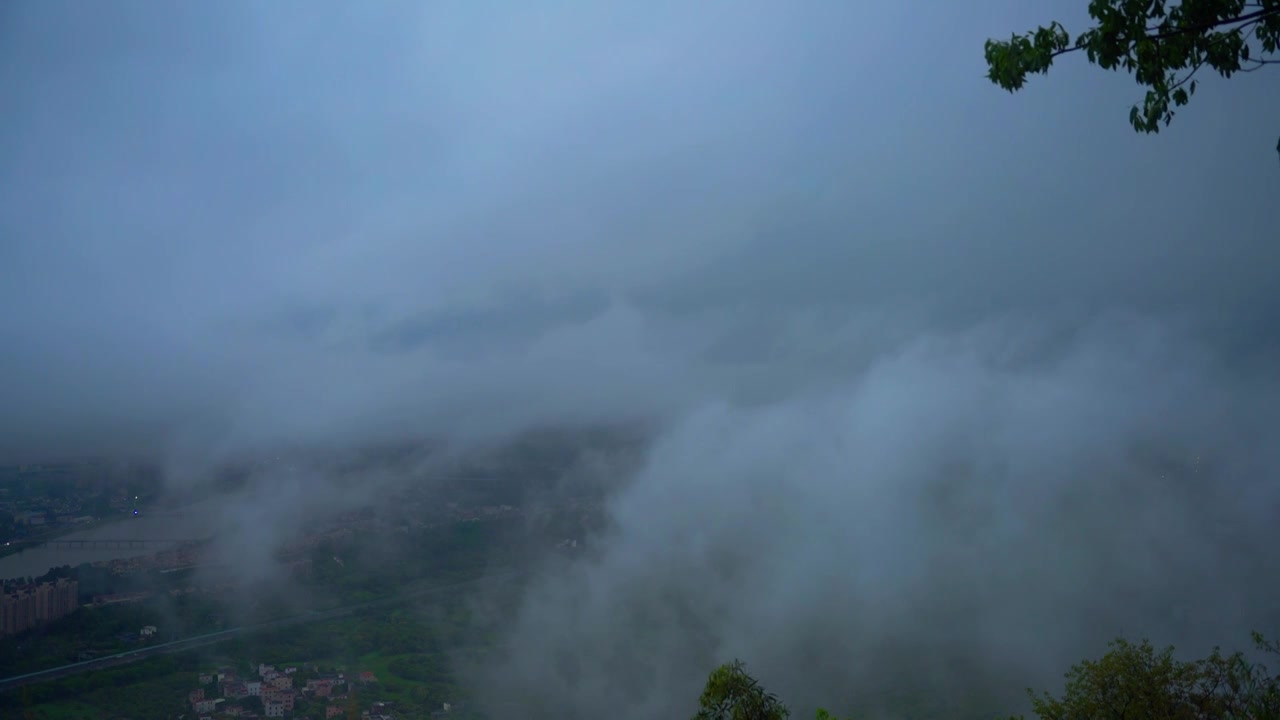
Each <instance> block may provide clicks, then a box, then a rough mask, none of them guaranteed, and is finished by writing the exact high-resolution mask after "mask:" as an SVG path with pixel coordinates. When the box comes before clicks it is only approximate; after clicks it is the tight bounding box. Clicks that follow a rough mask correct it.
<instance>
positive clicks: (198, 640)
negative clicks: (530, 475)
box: [0, 570, 528, 692]
mask: <svg viewBox="0 0 1280 720" xmlns="http://www.w3.org/2000/svg"><path fill="white" fill-rule="evenodd" d="M527 574H528V573H527V572H526V571H519V570H509V571H505V572H500V573H492V574H489V575H485V576H483V577H479V578H475V579H473V580H464V581H461V582H455V583H446V584H444V585H433V586H428V587H421V588H416V589H414V590H409V591H405V592H402V593H397V594H396V595H393V596H391V597H386V598H379V599H377V600H370V601H369V602H364V603H359V604H356V605H347V606H345V607H340V608H334V609H332V610H323V611H319V610H313V611H311V612H307V613H303V614H301V615H294V616H292V617H287V618H281V619H279V620H272V621H270V622H264V623H257V624H254V625H243V626H241V627H237V628H231V629H229V630H220V631H218V632H215V633H208V634H205V635H196V636H194V637H189V638H183V639H182V640H174V641H173V642H167V643H161V644H159V645H149V646H147V647H145V648H138V649H137V650H129V651H127V652H122V653H117V654H115V655H108V656H106V657H101V658H95V659H93V660H85V661H84V662H77V663H71V664H70V665H62V666H60V667H55V668H49V669H47V670H37V671H36V672H33V673H27V674H25V675H15V676H13V677H10V678H5V679H3V680H0V692H8V691H10V690H15V689H17V688H20V687H23V686H24V685H31V684H34V683H41V682H48V681H50V680H58V679H60V678H64V677H68V676H71V675H78V674H80V673H84V672H89V671H90V670H101V669H104V668H110V667H116V666H118V665H127V664H129V663H134V662H138V661H139V660H145V659H147V658H149V657H154V656H156V655H167V654H171V653H177V652H186V651H187V650H194V649H196V648H201V647H205V646H208V645H214V644H216V643H220V642H224V641H227V640H230V639H232V638H235V637H237V636H239V635H243V634H249V633H255V632H263V631H266V630H279V629H280V628H286V627H292V626H294V625H303V624H306V623H313V622H323V621H325V620H332V619H334V618H338V617H342V616H344V615H350V614H352V613H355V612H360V611H361V610H369V609H372V608H377V607H385V606H388V605H395V604H397V603H401V602H404V601H405V600H410V599H413V598H417V597H422V596H426V595H431V594H434V593H439V592H444V591H447V590H458V589H461V588H466V587H473V586H480V585H486V584H489V585H493V584H498V583H501V582H505V581H508V580H515V579H517V578H520V577H524V576H525V575H527Z"/></svg>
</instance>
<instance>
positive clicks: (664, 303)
mask: <svg viewBox="0 0 1280 720" xmlns="http://www.w3.org/2000/svg"><path fill="white" fill-rule="evenodd" d="M1024 5H1025V4H1023V3H1010V2H984V3H978V4H969V5H966V6H965V7H964V8H959V7H953V6H952V5H951V4H948V3H938V4H936V5H933V6H928V7H922V6H902V7H898V6H897V5H894V4H882V5H881V6H876V7H867V6H861V5H860V6H858V7H856V8H855V7H853V6H848V7H847V8H846V7H843V6H839V5H838V4H832V3H800V4H796V3H763V2H750V3H727V2H726V3H710V4H708V3H700V4H698V5H697V6H696V8H695V7H694V6H690V5H688V4H687V3H667V2H658V3H641V4H633V3H623V4H613V5H611V6H608V5H602V4H600V3H547V4H541V5H537V4H535V5H529V6H527V7H526V6H525V5H523V4H521V5H516V4H511V3H484V2H468V3H412V2H410V3H373V4H368V3H364V4H355V5H353V4H349V3H320V4H315V3H283V2H281V3H266V4H264V3H248V2H219V3H182V4H178V5H166V6H165V7H158V6H156V5H155V4H154V3H147V2H115V3H109V4H98V3H93V4H84V3H74V2H56V1H55V2H19V3H6V4H5V7H4V9H3V11H2V12H3V15H2V16H0V17H2V19H3V22H0V33H2V34H0V92H2V93H3V95H2V96H3V98H4V103H5V107H6V111H5V113H3V117H2V118H0V173H3V176H0V188H3V193H2V194H0V253H2V254H0V306H2V307H4V308H5V312H4V313H3V314H0V337H3V338H4V352H3V354H2V355H0V383H2V384H0V389H3V393H2V395H3V397H4V399H5V407H6V412H5V414H4V421H3V422H4V426H3V430H4V431H3V433H2V436H3V438H4V443H3V444H4V451H5V453H6V454H7V455H13V456H15V457H17V456H32V457H36V456H39V457H44V456H46V455H47V454H48V453H53V454H55V455H56V454H57V453H58V452H63V451H72V450H76V449H77V448H79V447H87V448H98V449H110V448H113V447H120V446H121V443H123V441H124V440H139V441H142V442H145V443H146V444H147V445H150V446H155V445H159V446H164V445H166V444H173V443H178V442H182V443H187V442H196V443H197V444H207V443H209V442H217V443H220V444H223V445H227V446H235V445H237V444H240V443H245V442H256V441H257V440H258V439H261V438H276V437H292V436H308V437H328V436H331V435H334V434H339V435H340V434H343V433H348V432H362V433H368V432H380V431H383V430H386V429H387V428H404V427H406V426H408V425H415V426H418V427H416V428H415V429H419V430H431V431H438V430H442V429H447V428H448V427H450V426H459V427H461V426H465V427H466V428H468V431H487V430H488V429H489V428H491V427H496V426H498V425H507V424H511V423H516V424H518V423H523V422H534V421H541V420H544V419H546V418H547V417H549V416H553V415H555V416H569V415H573V416H582V415H592V416H594V415H600V414H604V415H608V414H613V413H618V412H636V411H641V412H663V413H666V412H669V411H671V409H672V408H674V407H679V406H683V405H685V404H687V403H688V402H689V401H690V400H691V399H693V398H695V397H697V398H698V399H699V400H700V399H704V398H705V396H707V395H712V396H717V395H722V394H725V393H729V394H734V395H741V394H747V395H756V394H768V393H771V392H776V391H779V390H782V389H785V388H788V387H791V386H794V385H796V384H797V383H807V382H811V381H814V380H815V379H817V378H818V377H819V376H820V375H822V374H823V373H825V372H827V371H829V370H830V371H833V372H837V373H839V372H842V371H843V367H844V365H845V363H846V361H847V357H844V354H847V351H848V350H849V349H850V347H851V345H850V343H852V344H856V338H857V337H863V336H865V334H866V332H868V330H866V329H865V328H862V329H857V330H851V328H853V327H854V326H856V325H858V324H860V323H870V324H871V325H874V326H877V327H880V326H882V325H883V324H885V322H886V318H890V317H892V318H893V319H892V320H889V321H887V322H888V323H889V324H898V323H903V322H907V318H906V317H897V316H899V315H902V316H905V315H910V316H911V317H912V318H914V321H916V322H926V323H931V322H941V321H943V320H946V321H948V322H955V321H958V322H961V323H972V322H975V321H979V320H981V319H983V318H990V317H994V316H995V315H997V314H999V313H1003V312H1007V311H1011V310H1013V311H1020V312H1030V313H1045V312H1051V311H1052V312H1069V313H1078V312H1085V313H1092V312H1096V311H1098V310H1101V309H1105V308H1109V307H1110V308H1117V307H1124V308H1131V309H1132V308H1137V309H1141V310H1144V311H1151V310H1154V311H1164V310H1176V311H1177V312H1179V313H1184V314H1186V313H1193V312H1196V311H1210V310H1211V311H1212V312H1214V313H1223V312H1226V311H1228V310H1229V311H1230V314H1225V315H1224V314H1216V315H1215V316H1214V318H1213V322H1214V323H1215V324H1216V323H1222V324H1231V325H1233V326H1234V325H1245V326H1249V327H1269V323H1270V322H1271V321H1274V320H1275V318H1276V315H1275V314H1274V310H1275V303H1274V293H1269V292H1267V290H1268V288H1267V283H1268V282H1269V280H1270V279H1271V276H1272V272H1271V268H1272V262H1271V259H1272V258H1273V257H1274V256H1273V255H1272V251H1273V249H1274V247H1275V246H1276V243H1275V242H1274V237H1275V234H1276V231H1275V226H1276V219H1277V211H1276V210H1275V207H1274V203H1271V204H1270V206H1269V205H1268V200H1272V199H1274V197H1275V194H1276V188H1277V182H1280V178H1278V177H1277V175H1278V171H1280V168H1277V165H1276V158H1275V156H1274V153H1273V152H1271V148H1273V147H1274V143H1275V135H1276V133H1277V126H1276V123H1275V118H1276V117H1277V113H1276V109H1277V108H1278V107H1280V103H1278V102H1277V101H1276V99H1275V97H1274V96H1275V93H1274V92H1270V91H1271V90H1274V88H1273V87H1272V85H1273V81H1274V78H1270V77H1265V76H1264V74H1262V73H1259V74H1257V75H1254V76H1241V77H1240V78H1238V79H1236V80H1234V81H1232V82H1230V83H1227V82H1206V83H1204V86H1203V89H1202V94H1200V95H1198V96H1197V98H1196V103H1195V104H1194V105H1192V106H1190V107H1189V108H1187V109H1185V110H1184V111H1183V112H1182V113H1181V114H1180V116H1179V118H1178V120H1177V122H1176V124H1175V125H1174V127H1173V128H1171V129H1170V130H1169V131H1168V132H1167V133H1162V134H1161V135H1160V136H1158V137H1140V136H1137V135H1135V134H1134V133H1133V132H1132V131H1131V130H1130V129H1129V128H1128V126H1127V124H1126V114H1127V109H1128V105H1129V103H1130V102H1131V101H1133V100H1135V99H1137V98H1138V97H1139V96H1140V93H1139V91H1138V88H1137V87H1136V86H1134V85H1132V84H1131V81H1129V80H1128V79H1127V78H1124V77H1122V76H1119V75H1109V74H1107V73H1103V72H1101V71H1097V70H1096V69H1093V68H1088V67H1085V66H1084V64H1083V63H1081V62H1076V61H1075V60H1078V59H1077V58H1072V59H1071V60H1072V62H1066V61H1064V62H1063V63H1062V66H1061V67H1060V68H1056V69H1055V72H1054V74H1053V75H1052V76H1051V77H1047V78H1040V77H1037V78H1035V79H1034V81H1033V82H1032V83H1031V84H1030V86H1029V87H1028V89H1027V90H1026V91H1025V92H1023V93H1021V94H1019V95H1016V96H1009V95H1007V94H1005V93H1003V92H1001V91H999V90H998V89H997V88H995V87H994V86H992V85H991V84H989V83H988V82H987V81H986V80H985V79H984V77H983V74H984V71H985V67H984V64H983V60H982V42H983V41H984V40H985V39H986V38H987V37H989V36H992V35H1000V36H1003V35H1007V34H1008V33H1010V32H1013V31H1014V30H1021V29H1024V28H1029V27H1032V26H1033V25H1034V24H1036V23H1038V22H1042V21H1047V20H1049V19H1052V18H1054V17H1059V18H1062V19H1063V20H1069V21H1080V20H1082V13H1083V10H1082V8H1081V7H1077V6H1079V5H1083V3H1074V2H1063V3H1059V4H1058V5H1059V6H1060V9H1061V12H1060V13H1058V14H1056V15H1055V14H1054V12H1053V10H1051V8H1050V7H1048V6H1045V5H1043V4H1041V5H1036V6H1034V7H1032V6H1025V7H1024ZM1078 24H1079V23H1077V25H1078ZM944 316H945V317H944ZM881 329H882V330H884V329H885V328H881ZM890 330H891V329H890ZM193 437H194V438H198V440H195V441H193V440H192V438H193Z"/></svg>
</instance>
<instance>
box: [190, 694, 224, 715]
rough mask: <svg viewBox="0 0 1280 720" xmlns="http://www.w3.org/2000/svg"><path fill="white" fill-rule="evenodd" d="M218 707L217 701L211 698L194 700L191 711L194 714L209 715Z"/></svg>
mask: <svg viewBox="0 0 1280 720" xmlns="http://www.w3.org/2000/svg"><path fill="white" fill-rule="evenodd" d="M217 707H218V701H217V700H214V699H212V698H205V699H203V700H196V701H195V702H193V703H191V711H192V712H195V713H211V712H213V711H214V710H216V709H217Z"/></svg>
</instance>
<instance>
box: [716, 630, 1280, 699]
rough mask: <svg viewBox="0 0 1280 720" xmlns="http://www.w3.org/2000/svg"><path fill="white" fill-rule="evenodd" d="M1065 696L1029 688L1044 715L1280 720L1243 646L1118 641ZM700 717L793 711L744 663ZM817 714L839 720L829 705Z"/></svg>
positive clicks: (1270, 690)
mask: <svg viewBox="0 0 1280 720" xmlns="http://www.w3.org/2000/svg"><path fill="white" fill-rule="evenodd" d="M1253 639H1254V642H1255V644H1256V645H1257V648H1258V650H1259V651H1261V652H1262V653H1266V654H1269V655H1280V645H1278V644H1277V643H1274V642H1268V641H1267V640H1266V639H1264V638H1263V637H1262V636H1261V635H1259V634H1257V633H1254V635H1253ZM1066 679H1067V683H1066V687H1065V689H1064V691H1063V694H1062V696H1061V697H1054V696H1053V695H1051V694H1049V693H1042V694H1040V695H1037V694H1036V693H1035V692H1034V691H1032V690H1028V691H1027V692H1028V694H1029V695H1030V696H1031V704H1032V708H1033V710H1034V712H1035V714H1036V716H1038V717H1039V718H1040V720H1277V719H1280V675H1271V674H1269V672H1268V670H1267V667H1266V666H1265V665H1262V664H1260V663H1252V662H1250V661H1249V660H1248V659H1247V658H1246V657H1245V655H1244V654H1243V653H1235V654H1233V655H1229V656H1225V655H1223V654H1222V653H1221V652H1220V651H1218V650H1216V649H1215V650H1214V651H1213V652H1212V653H1210V654H1209V656H1208V657H1206V658H1203V659H1200V660H1190V661H1184V660H1178V659H1177V658H1175V657H1174V656H1173V648H1166V649H1164V650H1159V651H1157V650H1156V649H1155V648H1154V647H1153V646H1152V645H1151V643H1150V642H1148V641H1146V640H1143V641H1142V642H1140V643H1131V642H1127V641H1125V640H1116V641H1114V642H1112V643H1111V645H1110V650H1109V651H1108V652H1107V653H1106V654H1105V655H1103V656H1102V657H1101V658H1099V659H1098V660H1086V661H1084V662H1082V663H1080V664H1078V665H1076V666H1074V667H1073V668H1071V670H1070V671H1069V672H1068V673H1067V674H1066ZM698 707H699V709H698V713H697V714H696V715H694V718H693V720H784V718H787V717H788V716H789V714H790V712H789V711H788V710H787V707H786V706H785V705H783V704H782V702H780V701H779V700H778V699H777V698H776V697H775V696H774V695H772V694H771V693H769V692H767V691H765V689H764V688H763V687H761V686H760V683H759V682H757V681H756V679H755V678H753V677H751V675H749V674H747V672H746V669H745V668H744V666H743V664H742V663H741V662H737V661H734V662H732V663H728V664H725V665H721V666H720V667H718V668H716V669H715V670H714V671H713V672H712V673H711V676H710V677H709V678H708V679H707V684H706V687H705V689H704V690H703V691H702V696H701V698H699V701H698ZM817 720H839V719H838V718H836V717H835V716H834V715H831V714H830V713H828V712H827V711H826V710H822V709H819V710H818V711H817Z"/></svg>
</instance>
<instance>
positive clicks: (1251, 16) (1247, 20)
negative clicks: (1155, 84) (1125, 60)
mask: <svg viewBox="0 0 1280 720" xmlns="http://www.w3.org/2000/svg"><path fill="white" fill-rule="evenodd" d="M1272 15H1280V8H1268V9H1265V10H1258V11H1256V12H1251V13H1246V14H1244V15H1240V16H1238V17H1234V18H1226V19H1224V20H1214V21H1211V22H1207V23H1199V24H1198V25H1187V26H1184V27H1179V28H1174V29H1172V30H1166V31H1164V32H1159V33H1156V34H1154V35H1143V36H1142V38H1126V40H1128V42H1129V44H1130V45H1132V44H1134V43H1136V42H1137V41H1138V40H1139V39H1144V40H1167V39H1169V38H1174V37H1181V36H1183V35H1190V34H1193V33H1198V32H1203V31H1205V30H1212V29H1214V28H1218V27H1222V26H1223V25H1237V24H1241V23H1243V24H1241V25H1240V27H1238V28H1236V29H1237V30H1241V29H1243V28H1244V27H1247V26H1248V25H1254V24H1256V23H1259V22H1261V21H1263V20H1266V19H1267V18H1268V17H1270V16H1272ZM1158 29H1159V28H1147V31H1148V32H1150V31H1152V30H1158ZM1084 49H1085V46H1083V45H1074V46H1072V47H1069V48H1063V49H1061V50H1055V51H1054V52H1053V53H1052V54H1050V55H1049V57H1050V58H1056V57H1058V56H1059V55H1066V54H1067V53H1073V52H1076V51H1078V50H1084Z"/></svg>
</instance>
